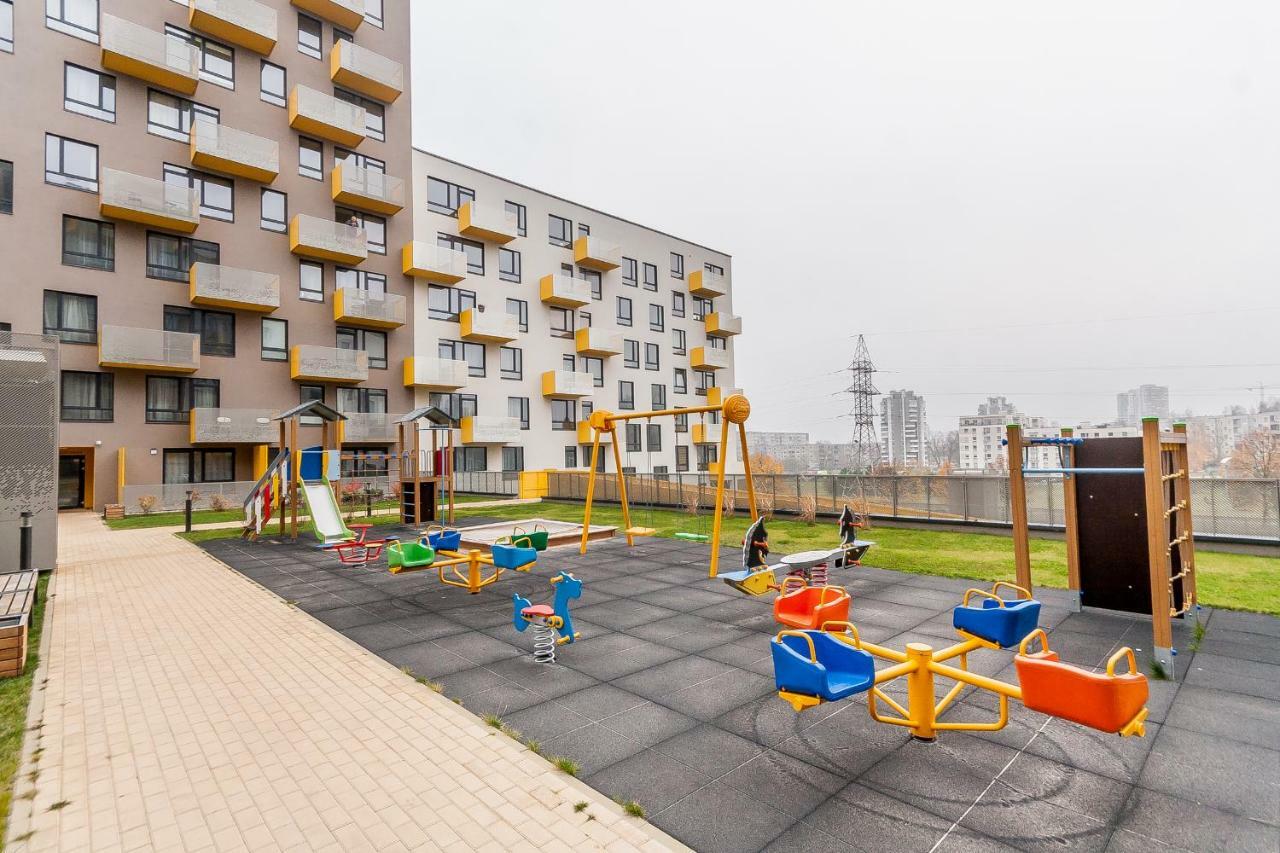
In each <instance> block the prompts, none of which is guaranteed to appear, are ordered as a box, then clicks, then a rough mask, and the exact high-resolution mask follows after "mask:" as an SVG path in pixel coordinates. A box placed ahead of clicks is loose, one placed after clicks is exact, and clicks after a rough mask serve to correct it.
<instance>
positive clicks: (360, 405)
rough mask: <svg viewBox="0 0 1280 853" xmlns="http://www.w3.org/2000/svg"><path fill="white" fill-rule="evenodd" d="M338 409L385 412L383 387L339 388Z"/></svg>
mask: <svg viewBox="0 0 1280 853" xmlns="http://www.w3.org/2000/svg"><path fill="white" fill-rule="evenodd" d="M338 411H339V412H343V413H346V412H353V413H356V414H370V415H382V414H386V412H387V389H385V388H339V389H338Z"/></svg>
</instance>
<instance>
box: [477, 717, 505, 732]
mask: <svg viewBox="0 0 1280 853" xmlns="http://www.w3.org/2000/svg"><path fill="white" fill-rule="evenodd" d="M482 719H483V720H484V724H485V725H486V726H488V727H489V728H491V729H501V728H502V718H501V717H499V716H498V715H497V714H485V715H484V717H482Z"/></svg>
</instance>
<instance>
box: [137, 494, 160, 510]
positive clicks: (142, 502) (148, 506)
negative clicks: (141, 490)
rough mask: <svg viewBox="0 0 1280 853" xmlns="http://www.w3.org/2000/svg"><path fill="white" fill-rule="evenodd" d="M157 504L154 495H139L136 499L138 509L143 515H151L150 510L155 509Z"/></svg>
mask: <svg viewBox="0 0 1280 853" xmlns="http://www.w3.org/2000/svg"><path fill="white" fill-rule="evenodd" d="M158 503H160V499H159V498H157V497H156V496H155V495H141V496H140V497H139V498H138V509H140V510H142V514H143V515H151V510H153V509H155V508H156V504H158Z"/></svg>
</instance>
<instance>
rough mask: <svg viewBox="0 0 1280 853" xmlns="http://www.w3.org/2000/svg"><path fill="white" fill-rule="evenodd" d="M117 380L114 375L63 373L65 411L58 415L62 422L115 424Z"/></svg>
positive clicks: (69, 371)
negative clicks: (104, 422)
mask: <svg viewBox="0 0 1280 853" xmlns="http://www.w3.org/2000/svg"><path fill="white" fill-rule="evenodd" d="M115 379H116V378H115V376H113V375H112V374H110V373H84V372H81V371H79V370H64V371H62V411H61V412H60V413H59V415H58V418H59V420H64V421H110V420H114V419H115V416H116V413H115Z"/></svg>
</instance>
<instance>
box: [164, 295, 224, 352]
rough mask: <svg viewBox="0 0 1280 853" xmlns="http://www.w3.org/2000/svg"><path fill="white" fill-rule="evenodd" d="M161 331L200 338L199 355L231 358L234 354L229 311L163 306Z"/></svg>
mask: <svg viewBox="0 0 1280 853" xmlns="http://www.w3.org/2000/svg"><path fill="white" fill-rule="evenodd" d="M164 330H165V331H166V332H189V333H191V334H196V335H199V336H200V354H201V355H222V356H227V357H233V356H235V354H236V315H235V314H232V313H230V312H229V311H206V310H203V309H201V308H185V307H181V306H176V305H166V306H164Z"/></svg>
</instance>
